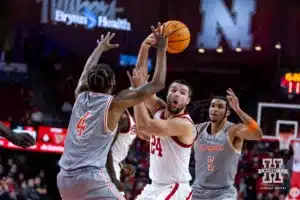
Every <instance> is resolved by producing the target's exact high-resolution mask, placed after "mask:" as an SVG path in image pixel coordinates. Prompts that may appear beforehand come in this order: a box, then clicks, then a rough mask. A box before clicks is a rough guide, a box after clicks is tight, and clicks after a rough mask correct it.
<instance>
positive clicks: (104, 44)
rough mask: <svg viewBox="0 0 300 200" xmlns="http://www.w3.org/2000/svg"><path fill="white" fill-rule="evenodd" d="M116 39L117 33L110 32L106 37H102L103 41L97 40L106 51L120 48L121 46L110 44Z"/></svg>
mask: <svg viewBox="0 0 300 200" xmlns="http://www.w3.org/2000/svg"><path fill="white" fill-rule="evenodd" d="M114 37H115V33H113V34H110V32H108V33H107V34H106V35H105V36H104V35H103V34H102V35H101V40H100V41H99V40H97V43H98V45H100V46H102V48H103V50H104V51H108V50H110V49H113V48H117V47H119V44H110V41H111V39H113V38H114Z"/></svg>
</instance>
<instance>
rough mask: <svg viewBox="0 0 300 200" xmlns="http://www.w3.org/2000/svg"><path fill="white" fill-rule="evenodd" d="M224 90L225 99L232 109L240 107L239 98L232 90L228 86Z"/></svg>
mask: <svg viewBox="0 0 300 200" xmlns="http://www.w3.org/2000/svg"><path fill="white" fill-rule="evenodd" d="M226 92H227V99H228V102H229V105H230V107H231V108H232V110H234V111H237V110H238V109H240V103H239V99H238V98H237V96H236V95H235V93H234V92H233V90H232V89H231V88H229V89H228V90H226Z"/></svg>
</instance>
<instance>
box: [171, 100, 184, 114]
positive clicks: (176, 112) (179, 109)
mask: <svg viewBox="0 0 300 200" xmlns="http://www.w3.org/2000/svg"><path fill="white" fill-rule="evenodd" d="M167 107H168V111H169V112H170V113H171V114H172V115H177V114H179V113H180V112H181V111H182V110H183V109H185V107H184V106H178V107H176V108H172V104H169V103H168V105H167Z"/></svg>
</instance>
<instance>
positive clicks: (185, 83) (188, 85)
mask: <svg viewBox="0 0 300 200" xmlns="http://www.w3.org/2000/svg"><path fill="white" fill-rule="evenodd" d="M173 83H179V84H181V85H185V86H187V87H188V88H189V97H191V96H192V94H193V89H192V87H191V86H190V84H189V83H188V82H187V81H186V80H184V79H179V80H175V81H173V82H172V83H171V84H170V86H171V85H172V84H173ZM169 89H170V87H169Z"/></svg>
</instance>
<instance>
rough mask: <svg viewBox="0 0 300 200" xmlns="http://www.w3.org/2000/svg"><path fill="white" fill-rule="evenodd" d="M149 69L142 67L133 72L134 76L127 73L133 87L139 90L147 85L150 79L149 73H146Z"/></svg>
mask: <svg viewBox="0 0 300 200" xmlns="http://www.w3.org/2000/svg"><path fill="white" fill-rule="evenodd" d="M146 70H147V69H145V68H143V67H140V68H134V69H133V71H132V75H131V74H130V72H129V71H127V76H128V78H129V80H130V84H131V87H133V88H137V87H139V86H141V85H143V84H144V83H146V82H147V81H148V79H149V77H150V75H148V73H147V72H145V71H146Z"/></svg>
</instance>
